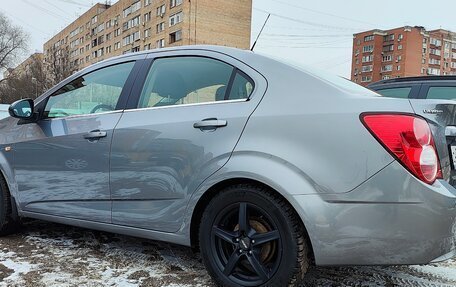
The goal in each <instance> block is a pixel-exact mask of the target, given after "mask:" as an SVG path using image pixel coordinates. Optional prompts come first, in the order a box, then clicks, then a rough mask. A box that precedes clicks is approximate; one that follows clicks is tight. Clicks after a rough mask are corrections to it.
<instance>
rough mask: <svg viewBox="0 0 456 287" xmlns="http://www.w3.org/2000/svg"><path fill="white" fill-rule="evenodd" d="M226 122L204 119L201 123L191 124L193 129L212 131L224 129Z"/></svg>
mask: <svg viewBox="0 0 456 287" xmlns="http://www.w3.org/2000/svg"><path fill="white" fill-rule="evenodd" d="M227 125H228V122H227V121H226V120H218V119H214V118H212V119H204V120H202V121H199V122H196V123H194V124H193V127H194V128H195V129H201V130H212V129H217V128H221V127H226V126H227Z"/></svg>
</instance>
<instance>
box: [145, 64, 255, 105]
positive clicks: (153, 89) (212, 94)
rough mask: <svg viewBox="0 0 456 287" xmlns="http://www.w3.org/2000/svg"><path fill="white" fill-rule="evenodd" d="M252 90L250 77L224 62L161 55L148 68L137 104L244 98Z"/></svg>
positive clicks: (167, 103) (188, 102)
mask: <svg viewBox="0 0 456 287" xmlns="http://www.w3.org/2000/svg"><path fill="white" fill-rule="evenodd" d="M233 73H236V74H235V75H233ZM233 76H234V80H233V81H232V82H233V83H232V85H231V86H230V79H232V77H233ZM252 91H253V82H252V80H251V79H250V78H248V76H246V75H245V74H244V73H241V72H240V71H237V70H236V69H235V68H234V67H233V66H231V65H229V64H226V63H224V62H221V61H218V60H214V59H210V58H204V57H176V58H162V59H157V60H155V61H154V63H153V65H152V67H151V69H150V71H149V74H148V76H147V79H146V82H145V84H144V87H143V90H142V93H141V97H140V100H139V104H138V107H139V108H148V107H159V106H169V105H183V104H197V103H208V102H215V101H223V100H231V99H247V98H248V97H249V96H250V94H251V93H252Z"/></svg>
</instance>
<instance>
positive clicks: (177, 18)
mask: <svg viewBox="0 0 456 287" xmlns="http://www.w3.org/2000/svg"><path fill="white" fill-rule="evenodd" d="M182 16H183V13H182V12H179V13H176V14H174V15H171V16H169V26H170V27H171V26H174V25H176V24H178V23H180V22H182Z"/></svg>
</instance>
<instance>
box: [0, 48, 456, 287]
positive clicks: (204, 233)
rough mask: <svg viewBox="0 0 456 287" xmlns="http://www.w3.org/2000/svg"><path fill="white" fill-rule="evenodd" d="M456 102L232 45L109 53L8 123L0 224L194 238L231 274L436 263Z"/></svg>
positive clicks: (243, 277) (444, 235) (16, 109)
mask: <svg viewBox="0 0 456 287" xmlns="http://www.w3.org/2000/svg"><path fill="white" fill-rule="evenodd" d="M454 111H455V105H454V102H444V101H434V102H433V101H426V100H407V99H391V98H384V97H381V96H379V95H378V94H375V93H373V92H370V91H368V90H367V89H364V88H361V87H360V86H358V85H356V84H353V83H351V82H349V81H347V80H344V79H342V78H338V77H332V76H330V75H327V74H322V73H318V72H315V71H312V70H306V69H304V68H302V67H298V66H295V65H293V64H285V63H283V62H280V61H276V60H273V59H270V58H267V57H264V56H261V55H258V54H255V53H252V52H249V51H241V50H236V49H231V48H224V47H212V46H191V47H180V48H168V49H161V50H154V51H147V52H143V53H134V54H129V55H124V56H121V57H117V58H112V59H109V60H106V61H103V62H100V63H97V64H95V65H93V66H90V67H88V68H86V69H84V70H82V71H80V72H78V73H76V74H75V75H73V76H71V77H70V78H68V79H66V80H64V81H63V82H62V83H60V84H58V85H57V86H55V87H54V88H52V89H51V90H49V91H48V92H46V93H45V94H43V95H42V96H40V97H39V98H38V99H36V100H35V101H32V100H27V99H26V100H21V101H18V102H16V103H14V104H12V105H11V107H10V109H9V112H10V114H11V117H8V118H6V119H3V120H0V148H1V152H0V169H1V175H2V177H1V180H0V191H1V192H0V232H1V234H7V233H9V232H11V231H12V230H13V229H14V228H15V227H16V226H17V224H16V222H17V221H18V219H19V218H21V217H31V218H38V219H42V220H49V221H54V222H59V223H64V224H70V225H77V226H83V227H87V228H93V229H98V230H104V231H110V232H115V233H122V234H128V235H132V236H138V237H144V238H149V239H153V240H161V241H167V242H172V243H177V244H182V245H186V246H193V247H196V248H199V250H200V251H201V255H202V258H203V261H204V263H205V264H206V267H207V269H208V271H209V273H210V274H211V275H212V276H213V278H214V280H215V281H216V282H217V283H218V284H219V285H222V286H296V285H298V284H299V283H300V282H301V281H302V279H303V278H304V277H305V274H306V272H307V270H308V267H309V265H310V264H316V265H321V266H324V265H385V264H394V265H395V264H426V263H429V262H437V261H442V260H445V259H448V258H451V257H452V256H453V255H454V252H455V246H454V242H455V241H454V238H455V237H454V234H455V229H456V224H455V216H456V205H455V204H456V189H455V188H454V185H455V182H454V178H455V172H454V170H455V168H454V164H455V156H456V142H455V139H456V128H455V126H456V122H455V117H454Z"/></svg>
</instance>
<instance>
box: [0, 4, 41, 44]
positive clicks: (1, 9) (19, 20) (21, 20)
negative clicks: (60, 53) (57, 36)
mask: <svg viewBox="0 0 456 287" xmlns="http://www.w3.org/2000/svg"><path fill="white" fill-rule="evenodd" d="M0 11H2V13H5V14H6V15H9V16H10V17H11V18H13V19H15V20H16V21H17V22H19V23H21V24H22V25H25V26H28V27H29V28H31V29H33V30H35V31H37V32H40V33H41V34H43V35H45V36H46V37H48V36H49V33H48V32H45V31H43V30H41V29H39V28H37V27H35V26H33V25H31V24H28V23H27V22H25V21H24V20H23V19H21V18H19V17H17V16H15V15H12V14H11V13H9V12H7V11H5V10H4V9H3V8H0Z"/></svg>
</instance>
